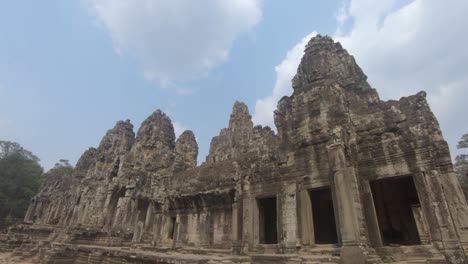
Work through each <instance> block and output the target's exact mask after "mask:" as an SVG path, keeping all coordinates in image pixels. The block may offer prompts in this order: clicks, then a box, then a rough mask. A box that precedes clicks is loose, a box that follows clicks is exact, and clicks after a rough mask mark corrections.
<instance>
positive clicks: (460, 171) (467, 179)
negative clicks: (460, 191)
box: [455, 134, 468, 186]
mask: <svg viewBox="0 0 468 264" xmlns="http://www.w3.org/2000/svg"><path fill="white" fill-rule="evenodd" d="M457 148H458V149H464V148H468V134H465V135H463V136H462V137H461V139H460V141H459V142H458V144H457ZM455 171H456V172H457V176H458V179H459V180H460V183H461V184H462V185H464V186H468V154H460V155H458V156H457V157H455Z"/></svg>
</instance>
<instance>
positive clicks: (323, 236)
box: [310, 187, 338, 244]
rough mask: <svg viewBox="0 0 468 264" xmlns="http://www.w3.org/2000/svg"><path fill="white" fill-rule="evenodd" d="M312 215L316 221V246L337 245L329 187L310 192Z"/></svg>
mask: <svg viewBox="0 0 468 264" xmlns="http://www.w3.org/2000/svg"><path fill="white" fill-rule="evenodd" d="M310 200H311V203H312V215H313V220H314V236H315V244H336V243H338V236H337V233H336V223H335V211H334V209H333V199H332V193H331V189H330V188H329V187H326V188H320V189H316V190H311V191H310Z"/></svg>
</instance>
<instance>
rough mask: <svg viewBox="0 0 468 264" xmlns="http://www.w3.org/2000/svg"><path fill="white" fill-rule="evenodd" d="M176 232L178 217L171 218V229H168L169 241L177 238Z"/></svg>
mask: <svg viewBox="0 0 468 264" xmlns="http://www.w3.org/2000/svg"><path fill="white" fill-rule="evenodd" d="M175 230H176V217H175V216H171V218H170V222H169V228H168V229H167V231H168V233H167V237H168V238H169V239H174V237H175Z"/></svg>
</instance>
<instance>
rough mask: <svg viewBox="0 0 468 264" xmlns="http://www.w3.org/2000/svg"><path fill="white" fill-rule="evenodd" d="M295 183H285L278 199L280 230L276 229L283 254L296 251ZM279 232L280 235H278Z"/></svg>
mask: <svg viewBox="0 0 468 264" xmlns="http://www.w3.org/2000/svg"><path fill="white" fill-rule="evenodd" d="M296 187H297V185H296V182H291V183H287V184H286V185H285V186H284V188H283V195H282V199H279V200H278V202H280V207H281V208H280V210H279V211H278V213H280V214H279V215H278V222H279V223H280V224H281V227H282V228H279V229H278V238H280V237H282V243H283V246H284V252H285V253H293V252H295V251H296V244H297V215H296V207H297V204H296ZM280 232H281V233H280Z"/></svg>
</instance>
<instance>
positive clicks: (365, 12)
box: [0, 0, 468, 168]
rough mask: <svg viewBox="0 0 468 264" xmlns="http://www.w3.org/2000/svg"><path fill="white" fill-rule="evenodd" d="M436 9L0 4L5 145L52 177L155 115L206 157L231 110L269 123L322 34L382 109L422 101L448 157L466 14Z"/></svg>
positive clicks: (153, 2) (250, 2)
mask: <svg viewBox="0 0 468 264" xmlns="http://www.w3.org/2000/svg"><path fill="white" fill-rule="evenodd" d="M440 2H441V1H437V0H425V1H423V0H419V1H418V0H414V1H409V0H406V1H403V0H402V1H397V0H383V1H367V0H350V1H341V0H336V1H310V0H296V1H273V0H263V1H261V0H229V1H227V0H226V1H220V0H201V1H190V0H174V1H160V0H134V1H130V0H81V1H78V0H76V1H57V0H56V1H52V0H44V1H3V2H2V3H0V39H1V40H2V41H0V99H1V103H0V139H1V140H11V141H17V142H19V143H20V144H22V145H23V146H24V147H25V148H27V149H29V150H31V151H33V153H35V154H36V155H38V156H39V157H40V158H41V163H42V165H43V166H44V167H45V168H50V167H51V166H53V164H54V163H55V162H56V161H58V160H59V159H61V158H64V159H69V160H70V161H72V163H74V162H76V160H77V159H78V158H79V156H80V155H81V153H82V152H83V151H84V150H86V149H87V148H88V147H92V146H97V145H98V143H99V141H100V139H101V137H102V136H103V135H104V134H105V132H106V131H107V130H108V129H109V128H111V127H113V125H114V124H115V122H116V121H117V120H123V119H130V120H131V121H132V123H133V124H134V125H135V131H137V129H138V127H139V126H140V123H141V122H142V121H143V120H144V119H145V118H146V117H147V116H149V115H150V114H151V113H152V112H153V111H155V110H156V109H162V110H163V111H164V112H166V113H167V114H168V115H169V116H170V117H171V119H172V121H173V122H174V125H175V128H176V132H177V133H180V132H182V130H183V129H184V128H186V129H191V130H193V131H194V132H195V135H196V137H197V140H198V143H199V147H200V157H199V160H204V158H205V156H206V155H207V152H208V148H209V143H210V141H211V138H212V137H213V136H215V135H217V134H218V132H219V130H220V129H221V128H223V127H226V126H227V123H228V119H229V114H230V112H231V109H232V105H233V103H234V101H235V100H241V101H244V102H245V103H247V105H248V106H249V108H250V111H251V114H252V115H253V116H254V120H255V122H256V123H258V124H263V125H269V124H271V116H272V115H271V114H270V113H272V111H273V110H274V108H275V106H276V101H277V100H278V99H279V98H280V97H281V96H283V95H287V94H289V93H290V92H291V87H290V79H291V78H292V75H293V74H294V72H295V69H296V67H297V64H298V62H299V61H298V60H299V59H300V57H301V56H302V51H303V45H304V43H305V41H306V40H307V39H308V38H309V37H310V36H312V35H313V34H315V32H318V33H320V34H322V35H330V36H333V37H334V38H335V39H337V40H339V41H341V42H342V43H343V45H344V47H345V48H347V49H348V50H349V52H350V53H352V54H354V55H355V57H356V60H357V62H358V64H360V66H361V67H363V69H364V71H365V72H366V74H367V75H368V77H369V81H370V83H371V85H372V86H374V87H375V88H377V90H378V91H379V93H380V95H381V98H383V99H385V100H388V99H398V98H400V97H401V96H406V95H410V94H414V93H416V92H417V91H419V90H426V91H427V92H428V99H429V101H430V104H431V106H432V108H433V110H434V112H435V113H436V115H437V117H438V118H439V121H440V123H441V125H442V129H443V132H444V135H445V136H446V138H447V139H448V141H449V143H450V144H451V146H452V148H453V146H454V145H455V143H456V141H457V140H458V139H459V138H460V136H461V134H462V133H464V132H468V122H467V121H468V119H467V118H466V117H465V107H464V105H465V102H467V99H468V93H467V85H468V74H467V71H468V62H467V61H468V52H467V49H466V48H465V46H466V45H467V44H466V42H467V41H468V28H467V27H466V26H465V25H466V23H467V22H468V21H467V20H468V19H467V18H465V16H464V13H465V12H466V11H467V10H468V6H467V3H464V2H466V1H457V0H450V1H444V2H443V3H442V4H441V3H440ZM440 10H444V12H440ZM453 149H454V148H453ZM454 153H455V151H454Z"/></svg>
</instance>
